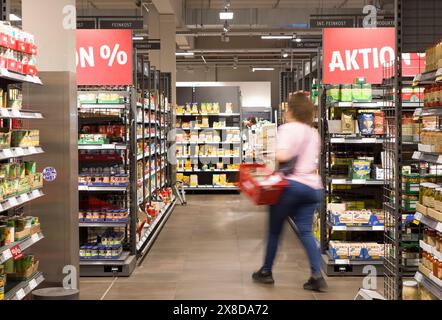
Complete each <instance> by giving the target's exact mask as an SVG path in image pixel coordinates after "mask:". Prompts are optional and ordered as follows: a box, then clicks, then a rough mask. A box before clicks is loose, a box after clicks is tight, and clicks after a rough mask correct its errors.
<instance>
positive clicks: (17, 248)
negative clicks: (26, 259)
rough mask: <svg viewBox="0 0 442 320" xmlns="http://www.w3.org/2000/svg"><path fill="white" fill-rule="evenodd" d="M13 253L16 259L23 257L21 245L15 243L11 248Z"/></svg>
mask: <svg viewBox="0 0 442 320" xmlns="http://www.w3.org/2000/svg"><path fill="white" fill-rule="evenodd" d="M9 250H10V251H11V254H12V258H13V259H14V260H18V259H20V258H22V257H23V253H22V251H21V248H20V245H15V246H13V247H11V248H10V249H9Z"/></svg>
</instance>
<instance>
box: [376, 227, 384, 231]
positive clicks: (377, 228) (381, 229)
mask: <svg viewBox="0 0 442 320" xmlns="http://www.w3.org/2000/svg"><path fill="white" fill-rule="evenodd" d="M373 230H375V231H383V230H384V226H373Z"/></svg>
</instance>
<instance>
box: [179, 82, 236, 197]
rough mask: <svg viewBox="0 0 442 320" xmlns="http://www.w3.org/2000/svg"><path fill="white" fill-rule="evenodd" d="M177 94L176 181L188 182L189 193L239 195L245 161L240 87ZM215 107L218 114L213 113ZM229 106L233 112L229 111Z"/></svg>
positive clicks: (183, 90)
mask: <svg viewBox="0 0 442 320" xmlns="http://www.w3.org/2000/svg"><path fill="white" fill-rule="evenodd" d="M177 91H178V94H177V96H178V104H179V105H180V107H178V108H177V112H176V117H177V140H176V148H177V156H176V160H177V180H186V181H187V180H189V181H188V182H187V183H185V184H186V186H185V189H186V190H188V191H237V190H238V188H237V186H236V182H237V175H238V172H239V164H240V163H242V158H243V157H242V139H241V120H242V117H241V112H240V110H241V99H240V91H239V87H202V86H198V87H180V88H178V89H177ZM206 102H207V104H208V105H209V104H210V107H209V106H208V108H207V109H205V107H204V105H205V104H206ZM212 103H214V104H218V105H219V110H212V109H211V106H212ZM229 103H230V104H232V108H231V110H227V104H229ZM215 109H216V108H215ZM217 177H219V180H218V179H217ZM222 177H225V178H226V181H224V182H223V181H221V180H222V179H223V178H222ZM195 180H197V181H195Z"/></svg>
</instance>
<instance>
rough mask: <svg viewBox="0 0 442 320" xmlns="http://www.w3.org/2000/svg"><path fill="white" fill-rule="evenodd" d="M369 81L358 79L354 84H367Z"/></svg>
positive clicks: (363, 78)
mask: <svg viewBox="0 0 442 320" xmlns="http://www.w3.org/2000/svg"><path fill="white" fill-rule="evenodd" d="M366 83H367V79H366V78H365V77H357V78H355V80H354V84H366Z"/></svg>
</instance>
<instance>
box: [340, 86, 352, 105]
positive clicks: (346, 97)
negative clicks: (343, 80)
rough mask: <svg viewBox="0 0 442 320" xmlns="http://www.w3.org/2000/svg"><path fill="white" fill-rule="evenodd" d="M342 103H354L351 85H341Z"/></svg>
mask: <svg viewBox="0 0 442 320" xmlns="http://www.w3.org/2000/svg"><path fill="white" fill-rule="evenodd" d="M341 101H342V102H351V101H352V88H351V84H343V85H341Z"/></svg>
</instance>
